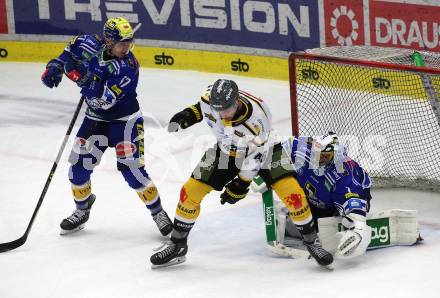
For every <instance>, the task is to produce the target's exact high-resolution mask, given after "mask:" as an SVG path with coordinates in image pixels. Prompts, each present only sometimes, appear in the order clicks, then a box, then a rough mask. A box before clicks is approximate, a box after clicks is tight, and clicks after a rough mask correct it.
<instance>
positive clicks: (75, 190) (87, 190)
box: [72, 180, 92, 204]
mask: <svg viewBox="0 0 440 298" xmlns="http://www.w3.org/2000/svg"><path fill="white" fill-rule="evenodd" d="M72 194H73V197H74V199H75V202H76V203H79V204H80V203H81V202H84V201H86V200H87V199H88V197H89V196H90V195H91V194H92V184H91V182H90V180H89V181H87V182H86V183H84V184H81V185H77V184H73V183H72Z"/></svg>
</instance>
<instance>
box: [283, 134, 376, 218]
mask: <svg viewBox="0 0 440 298" xmlns="http://www.w3.org/2000/svg"><path fill="white" fill-rule="evenodd" d="M311 140H312V139H311V138H309V137H298V138H294V137H292V138H290V139H289V140H286V141H284V142H283V147H284V148H285V149H286V150H288V152H289V153H290V156H291V159H292V162H293V164H294V167H295V169H296V171H297V180H298V182H299V183H300V185H301V186H302V187H303V189H304V192H305V194H306V196H307V199H308V201H309V203H310V204H311V205H313V206H314V207H316V208H319V209H326V210H328V211H330V212H329V213H337V214H339V215H341V216H344V215H346V214H349V213H351V212H353V213H357V214H360V215H364V216H365V215H366V213H367V212H368V209H369V206H368V204H369V199H370V194H369V188H370V187H371V180H370V177H369V176H368V174H367V173H366V172H365V171H364V170H363V169H362V167H361V166H360V165H359V164H358V163H357V162H356V161H354V160H352V159H350V158H349V157H347V156H346V153H345V152H346V150H341V151H342V152H339V153H340V154H339V155H338V154H336V155H338V156H337V157H336V155H335V162H333V163H331V164H329V165H327V166H326V167H317V166H316V165H315V164H314V162H313V157H312V154H313V153H312V142H311ZM318 159H319V158H318ZM337 159H338V160H337ZM332 210H333V211H334V212H331V211H332ZM336 211H337V212H336Z"/></svg>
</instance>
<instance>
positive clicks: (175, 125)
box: [168, 103, 202, 132]
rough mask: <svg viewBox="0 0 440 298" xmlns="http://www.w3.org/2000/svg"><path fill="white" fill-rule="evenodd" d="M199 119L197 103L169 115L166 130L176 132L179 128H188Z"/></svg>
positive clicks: (200, 117) (198, 104) (200, 118)
mask: <svg viewBox="0 0 440 298" xmlns="http://www.w3.org/2000/svg"><path fill="white" fill-rule="evenodd" d="M201 120H202V116H201V114H200V103H197V104H196V105H193V106H190V107H189V108H186V109H184V110H183V111H181V112H179V113H177V114H175V115H174V116H173V117H171V119H170V122H169V123H168V132H176V131H178V130H179V128H181V129H185V128H188V127H190V126H191V125H193V124H195V123H197V122H200V121H201Z"/></svg>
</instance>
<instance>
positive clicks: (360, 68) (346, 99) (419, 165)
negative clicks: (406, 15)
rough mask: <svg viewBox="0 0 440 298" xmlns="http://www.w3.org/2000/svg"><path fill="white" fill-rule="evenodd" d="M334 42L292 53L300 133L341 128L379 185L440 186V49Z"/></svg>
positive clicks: (295, 129)
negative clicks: (417, 50)
mask: <svg viewBox="0 0 440 298" xmlns="http://www.w3.org/2000/svg"><path fill="white" fill-rule="evenodd" d="M412 54H413V51H411V50H405V49H391V48H378V47H365V46H363V47H333V48H323V49H314V50H309V51H306V52H301V53H292V54H291V55H290V57H289V71H290V89H291V108H292V123H293V125H292V129H293V133H294V135H304V136H316V135H322V134H326V133H327V132H329V131H333V132H336V133H337V134H338V135H339V137H340V139H341V140H342V142H344V143H345V144H346V145H347V147H348V149H349V155H350V157H352V158H353V159H355V160H356V161H358V162H359V163H360V164H361V165H362V166H363V167H364V168H365V169H366V170H367V171H368V172H369V174H370V175H371V177H372V178H373V181H374V185H375V186H382V187H384V186H389V187H393V186H406V187H412V188H418V189H431V190H436V191H440V186H439V185H440V108H439V105H440V103H439V98H440V55H439V54H433V53H428V52H420V54H421V56H419V58H420V57H422V58H423V61H424V62H425V65H424V66H421V64H420V59H416V62H417V63H416V64H417V65H419V66H415V62H414V58H413V57H412Z"/></svg>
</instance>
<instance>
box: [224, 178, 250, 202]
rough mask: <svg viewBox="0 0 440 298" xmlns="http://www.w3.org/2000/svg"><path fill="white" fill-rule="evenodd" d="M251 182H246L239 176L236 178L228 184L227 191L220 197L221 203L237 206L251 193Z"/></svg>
mask: <svg viewBox="0 0 440 298" xmlns="http://www.w3.org/2000/svg"><path fill="white" fill-rule="evenodd" d="M250 184H251V181H244V180H243V179H241V178H240V177H239V176H238V177H236V178H234V179H233V180H232V181H231V182H229V183H228V184H226V187H225V190H224V191H223V193H222V194H221V195H220V198H221V200H220V203H221V204H222V205H223V204H225V203H229V204H235V203H237V202H238V201H240V200H241V199H244V198H245V197H246V195H247V193H248V192H249V185H250Z"/></svg>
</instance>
